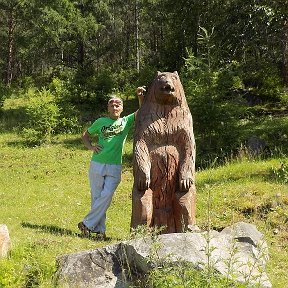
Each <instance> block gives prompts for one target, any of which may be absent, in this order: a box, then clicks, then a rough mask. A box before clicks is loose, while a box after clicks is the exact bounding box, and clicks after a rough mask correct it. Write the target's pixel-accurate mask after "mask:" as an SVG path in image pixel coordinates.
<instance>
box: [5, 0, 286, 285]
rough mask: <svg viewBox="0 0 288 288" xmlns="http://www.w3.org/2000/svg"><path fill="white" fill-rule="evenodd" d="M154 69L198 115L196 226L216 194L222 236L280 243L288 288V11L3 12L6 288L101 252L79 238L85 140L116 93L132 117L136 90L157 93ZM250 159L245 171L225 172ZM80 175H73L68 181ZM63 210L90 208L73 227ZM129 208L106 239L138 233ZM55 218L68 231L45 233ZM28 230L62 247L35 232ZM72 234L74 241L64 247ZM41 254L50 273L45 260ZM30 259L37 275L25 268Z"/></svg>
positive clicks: (276, 257)
mask: <svg viewBox="0 0 288 288" xmlns="http://www.w3.org/2000/svg"><path fill="white" fill-rule="evenodd" d="M158 70H159V71H170V72H173V71H178V73H179V75H180V79H181V81H182V84H183V86H184V90H185V94H186V98H187V102H188V105H189V107H190V110H191V113H192V116H193V121H194V133H195V138H196V144H197V157H196V166H197V179H198V180H197V181H198V182H197V183H198V186H197V187H198V188H197V189H198V191H199V192H200V193H199V202H198V203H199V204H198V205H199V206H198V207H199V211H200V212H198V213H199V215H198V219H199V220H200V224H201V221H202V219H203V221H202V223H204V224H203V225H202V226H203V227H204V228H205V227H206V228H207V227H208V226H207V225H206V222H205V221H206V220H207V219H206V220H205V219H204V218H205V217H206V216H205V212H204V211H205V208H204V205H206V204H207V201H206V200H204V198H202V197H204V196H205V197H206V193H207V194H209V193H210V192H209V191H210V190H211V191H212V190H213V192H215V197H219V198H217V199H214V200H215V203H216V204H215V206H214V207H215V209H217V213H218V214H217V215H218V216H217V217H215V218H214V221H215V223H214V224H213V225H212V226H214V227H216V228H217V229H220V228H223V226H225V225H228V224H230V222H232V220H235V219H236V218H237V217H236V216H235V215H236V214H237V215H238V213H239V215H240V214H241V217H242V218H241V217H239V218H237V219H242V220H243V217H244V219H245V220H247V221H250V222H252V223H254V222H255V223H257V225H258V224H259V225H260V227H262V228H263V227H265V231H266V232H267V233H266V236H267V235H268V236H269V237H271V238H269V239H272V240H271V242H273V243H274V242H275V243H277V245H276V244H275V246H274V248H273V249H274V250H273V251H272V264H271V266H270V268H269V269H270V275H272V277H274V278H275V279H273V281H274V283H276V282H277V281H278V282H279V283H280V284H278V287H283V283H287V278H285V277H286V276H285V275H286V272H285V271H286V266H287V265H286V264H287V257H286V255H287V252H284V251H285V249H287V239H288V236H287V235H288V230H287V223H288V212H287V206H288V196H287V183H288V164H287V161H288V159H287V151H288V145H287V144H288V117H287V114H288V92H287V86H288V2H287V0H277V1H276V0H275V1H266V0H262V1H260V0H259V1H257V0H223V1H219V0H210V1H207V0H203V1H198V0H187V1H182V0H178V1H171V0H161V1H160V0H133V1H132V0H127V1H122V0H114V1H109V0H103V1H102V0H97V1H96V0H89V1H88V0H78V1H72V0H57V1H56V0H46V1H36V0H29V1H27V0H9V1H6V0H0V77H1V78H0V117H1V125H0V129H1V133H0V145H1V155H2V156H3V157H2V160H1V161H2V162H1V164H0V165H1V166H0V168H1V175H0V180H1V187H2V188H1V189H2V192H0V196H1V202H0V206H1V217H3V220H1V221H2V222H3V221H4V222H5V223H6V222H7V224H10V226H9V228H11V232H12V235H13V236H14V237H15V238H16V239H17V241H16V242H18V244H19V246H18V247H20V248H19V250H17V249H16V252H15V253H14V254H13V255H12V258H11V259H10V260H11V262H9V261H8V262H5V263H4V264H3V266H1V265H0V271H1V273H2V272H3V271H4V272H3V273H2V274H1V273H0V274H1V275H2V278H1V277H0V287H2V286H3V287H20V286H19V283H21V285H22V286H23V285H24V284H23V283H26V284H27V283H28V284H27V285H26V286H27V287H28V286H29V285H30V286H29V287H32V286H31V285H32V284H33V283H34V284H35V286H37V283H38V284H39V283H40V282H41V281H42V280H39V279H40V278H41V277H43V278H44V280H43V281H44V282H43V281H42V282H43V283H46V284H42V285H43V287H48V286H47V282H45V281H48V280H47V279H50V278H51V275H52V274H53V273H52V272H54V270H55V263H54V260H55V255H54V254H53V253H54V252H51V251H54V250H55V253H58V254H61V253H63V252H72V251H77V249H79V247H80V248H81V247H82V248H83V249H84V248H87V247H88V245H89V247H91V245H92V244H87V242H85V244H84V242H82V241H84V240H83V239H74V238H73V239H72V240H71V238H69V237H72V236H73V235H74V234H73V233H75V232H73V231H74V230H73V229H74V228H72V227H74V226H75V225H74V224H75V223H74V222H75V221H77V219H78V218H80V217H81V215H83V213H84V207H88V205H89V204H88V202H89V201H88V200H87V199H86V200H87V201H86V200H85V201H86V202H87V203H86V202H85V203H86V204H85V205H84V204H83V201H84V200H83V199H82V196H80V195H78V194H77V193H78V192H79V191H80V190H81V191H82V190H83V187H82V186H83V185H84V184H82V183H83V181H84V180H83V179H85V178H84V177H85V175H86V174H85V173H86V166H84V164H83V163H86V162H87V161H86V162H85V160H87V159H88V158H89V155H87V154H85V153H84V152H83V150H81V148H80V147H82V146H81V143H80V137H79V135H80V133H81V132H82V131H83V130H84V129H85V128H87V127H88V126H89V125H90V124H91V122H92V121H94V120H95V119H96V118H97V117H99V116H100V115H102V114H103V113H105V111H106V103H107V102H106V101H107V98H108V97H109V95H111V94H117V95H118V96H120V97H122V98H123V100H124V106H125V109H124V110H125V114H128V113H131V112H133V111H135V109H136V108H137V107H138V102H137V99H136V95H135V89H136V87H137V86H139V85H147V86H149V83H151V81H152V80H153V78H154V76H155V75H156V71H158ZM132 137H133V136H132V134H131V135H129V137H128V141H127V145H126V147H127V150H126V152H125V154H124V166H125V169H124V170H125V171H124V172H125V173H124V176H123V181H122V182H123V184H121V185H123V186H120V188H119V191H118V195H119V196H117V197H119V199H118V198H116V200H115V201H116V202H115V203H114V202H113V203H114V204H113V203H112V204H113V205H115V207H116V208H115V211H118V212H119V211H122V208H123V206H121V205H123V203H124V202H123V199H122V198H121V197H122V196H121V195H122V193H127V191H131V187H130V186H131V185H130V184H131V183H132V182H133V179H132V172H131V170H132V168H131V167H132V142H133V140H132ZM69 139H70V140H69ZM59 145H60V146H61V145H63V147H62V146H61V147H60V148H59ZM65 145H66V146H67V147H68V148H67V147H66V146H65ZM64 146H65V147H66V148H65V147H64ZM255 147H256V148H255ZM36 148H37V149H36ZM38 148H39V149H38ZM251 149H252V150H251ZM255 149H256V150H255ZM258 152H260V153H258ZM54 154H55V155H54ZM84 154H85V155H84ZM256 154H257V155H256ZM63 155H64V156H63ZM54 156H55V157H56V158H57V159H58V160H59V159H60V160H59V161H60V162H59V163H58V162H57V161H58V160H57V161H56V160H55V159H56V158H55V159H54ZM83 156H85V157H83ZM245 157H247V159H248V162H245V163H244V164H243V165H244V166H241V165H242V164H239V165H240V166H238V164H237V165H236V166H231V167H230V166H229V167H228V168H226V167H225V165H226V164H227V163H230V164H231V165H233V161H234V160H235V159H244V158H245ZM76 160H77V161H76ZM254 160H255V162H253V161H254ZM39 161H40V162H41V163H45V165H42V166H41V165H40V164H39ZM43 161H44V162H43ZM66 161H67V163H66ZM69 161H70V162H69ZM257 161H263V162H257ZM65 163H66V164H67V167H66V166H65V165H66V164H65ZM68 163H69V164H68ZM230 164H229V165H230ZM71 165H73V167H75V171H74V170H73V171H71V169H68V167H71ZM221 165H223V167H224V168H223V169H224V170H221V169H222V168H221ZM58 166H59V167H58ZM35 167H36V168H35ZM83 167H84V168H83ZM217 167H218V168H219V169H220V170H217V171H216V170H210V169H216V168H217ZM66 168H67V169H66ZM76 168H77V169H78V170H77V169H76ZM45 169H46V170H45ZM226 169H228V170H226ZM78 171H79V173H78ZM61 173H62V174H61ZM71 173H72V174H71ZM32 174H33V175H32ZM58 174H59V175H58ZM212 174H213V175H212ZM51 175H52V176H53V177H51ZM71 175H72V176H71ZM207 175H208V176H207ZM57 177H58V178H57ZM71 177H72V178H73V179H75V181H76V180H77V181H76V182H77V184H76V185H73V183H72V184H71V183H70V182H71V181H70V180H71ZM10 178H11V179H13V180H14V179H16V180H17V181H16V182H14V181H7V179H10ZM48 178H49V179H48ZM214 178H215V179H214ZM69 179H70V180H69ZM237 179H238V180H237ZM259 179H261V181H260V180H259ZM46 180H47V182H46ZM274 180H276V182H277V183H276V184H275V183H274V182H275V181H274ZM278 180H279V181H280V184H279V183H278ZM2 181H3V182H2ZM230 181H235V183H234V182H233V183H230ZM237 181H239V183H238V182H237ZM246 181H251V182H249V183H248V182H247V183H246ZM258 181H260V182H261V185H259V183H258ZM18 182H19V183H18ZM20 182H21V183H22V184H21V185H20ZM72 182H73V181H72ZM76 182H75V183H76ZM236 182H237V183H236ZM240 182H241V183H240ZM62 183H63V185H64V184H65V185H64V186H63V187H62V186H61V185H62ZM75 183H74V184H75ZM213 183H214V184H213ZM215 183H216V184H215ZM217 183H218V184H217ZM227 183H229V184H227ZM274 184H275V186H274ZM81 185H82V186H81ZM211 185H212V186H213V185H219V187H218V186H217V187H215V186H213V187H212V186H211ZM226 185H229V186H226ZM234 185H239V187H238V186H237V187H236V188H235V186H234ZM18 186H19V187H18ZM26 186H27V187H26ZM50 186H51V188H49V187H50ZM60 186H61V187H60ZM47 187H48V188H49V189H48V188H47ZM55 187H56V188H55ZM23 189H24V190H23ZM47 189H48V190H49V193H48V192H47V191H48V190H47ZM57 189H58V190H61V191H62V192H61V193H64V194H65V195H62V194H61V193H60V192H59V191H58V190H57ZM67 189H68V190H69V189H70V190H69V193H68V192H67V191H66V190H67ZM87 189H88V188H87ZM22 190H23V191H25V193H22V192H21V191H22ZM34 190H35V191H34ZM46 190H47V191H46ZM54 190H57V191H56V192H57V193H56V192H55V194H54V192H53V191H54ZM74 190H77V191H74ZM39 191H41V193H44V194H43V195H45V197H44V196H43V197H39ZM44 191H46V192H47V194H45V193H46V192H44ZM51 191H52V192H51ZM124 191H125V192H124ZM216 191H218V195H217V193H216ZM223 191H224V192H223ZM72 192H73V193H72ZM201 193H202V194H201ZM222 193H226V194H225V197H224V196H223V195H222ZM237 193H239V194H237ZM24 194H26V195H24ZM66 194H67V195H68V196H67V195H66ZM24 196H27V197H26V198H25V199H24V198H23V197H24ZM63 197H64V198H63ZM75 197H78V198H75ZM213 197H214V196H213ZM223 197H224V198H223ZM229 197H231V198H229ZM34 198H35V199H34ZM42 198H43V199H42ZM44 198H45V199H44ZM240 198H241V199H242V201H237V200H239V199H240ZM55 199H57V201H58V202H59V205H60V206H61V207H59V208H57V207H58V206H57V205H55ZM117 199H118V200H119V201H118V200H117ZM205 199H206V198H205ZM223 199H226V200H227V199H228V200H227V201H228V202H229V203H230V204H231V205H230V204H229V205H227V203H228V202H225V201H226V200H225V201H224V200H223ZM229 199H230V200H229ZM243 199H246V200H245V201H244V200H243ZM275 199H276V200H277V201H276V200H275ZM279 199H280V200H279ZM2 200H3V201H2ZM42 201H43V203H42ZM63 201H64V202H63ZM65 201H67V202H65ZM117 201H118V202H119V203H118V202H117ZM223 201H224V202H223ZM275 201H276V202H275ZM240 202H241V203H240ZM23 203H25V204H23ZM39 203H42V204H41V205H40V204H39ZM67 203H69V205H68V206H69V207H68V208H70V207H74V206H75V203H82V204H81V205H83V206H81V205H80V204H79V205H80V206H79V207H78V206H77V205H78V204H77V205H76V206H77V207H76V208H77V209H78V210H79V211H78V210H77V213H76V214H75V215H74V214H73V215H71V211H66V210H65V209H66V208H65V207H66V206H67ZM129 203H130V198H129V197H128V198H127V197H126V198H125V205H127V207H128V208H127V210H125V209H124V210H123V211H125V215H124V212H123V215H122V214H121V216H119V215H118V214H117V213H118V212H115V215H114V212H113V211H114V210H113V209H112V208H111V215H110V216H109V217H110V220H109V219H108V227H110V229H111V230H110V231H111V233H112V236H113V237H114V236H115V239H116V238H117V239H118V238H119V237H120V238H121V237H122V236H123V235H124V234H125V233H126V234H127V233H128V232H127V231H129V216H127V215H130V214H129V213H130V212H129V211H130V210H129V209H130V208H131V207H130V206H129V205H130V204H129ZM275 203H276V204H275ZM18 204H19V205H18ZM38 204H39V205H38ZM65 205H66V206H65ZM113 205H112V206H113ZM118 205H119V206H118ZM275 205H276V206H275ZM40 206H41V207H40ZM25 207H26V208H27V207H30V208H31V209H33V208H34V209H35V211H34V212H33V213H32V214H31V213H30V212H29V211H30V210H29V209H30V208H29V209H28V208H27V209H26V208H25ZM43 207H44V208H43ZM51 207H54V208H53V209H51ZM117 207H118V208H117ZM38 208H39V211H38V210H37V209H38ZM68 208H67V209H68ZM74 208H75V207H74ZM80 208H81V209H80ZM42 209H46V210H45V211H46V214H45V215H44V213H42ZM22 210H23V211H22ZM28 210H29V211H28ZM52 210H53V211H54V212H53V211H52ZM68 210H69V209H68ZM21 211H22V212H21ZM230 211H233V215H232V214H231V215H232V216H231V215H230V214H229V213H230ZM126 212H127V213H126ZM20 213H23V214H20ZM27 213H28V214H27ZM51 213H52V214H53V213H54V214H53V216H51V215H52V214H51ZM231 213H232V212H231ZM234 213H236V214H234ZM11 214H13V215H14V214H15V215H18V216H17V217H16V218H13V217H12V218H11V217H10V216H9V215H11ZM64 214H65V215H64ZM66 214H67V215H66ZM227 215H228V216H227ZM269 215H270V216H269ZM230 216H231V217H230ZM254 216H255V217H256V218H253V217H254ZM9 217H10V218H9ZM31 217H32V218H33V217H35V219H30V218H31ZM45 217H46V218H45ZM69 217H70V218H69ZM121 217H122V218H121ZM125 217H126V218H125ZM234 217H235V218H234ZM271 217H272V218H271ZM58 218H59V219H58ZM72 218H73V219H72ZM74 218H75V219H74ZM21 219H22V220H21ZM25 219H26V220H25ZM27 219H30V220H31V223H30V222H29V223H28V224H29V225H28V224H27V223H26V224H25V221H27ZM51 219H53V221H54V222H55V223H56V224H57V225H58V226H59V227H64V228H65V229H66V230H65V229H64V230H65V231H64V230H63V229H62V228H61V229H59V227H58V228H57V227H56V226H54V225H56V224H55V223H54V225H52V226H51V227H48V226H47V224H43V223H49V221H50V220H51ZM63 219H65V220H63ZM111 219H112V220H113V221H112V220H111ZM123 219H124V220H123ZM271 219H273V220H271ZM32 220H33V221H32ZM72 220H73V221H72ZM1 221H0V223H1ZM21 221H22V222H21ZM63 221H64V222H63ZM109 221H111V223H112V222H113V223H118V222H119V225H118V226H119V227H122V226H123V227H124V228H125V231H122V230H121V231H120V232H119V231H118V230H113V229H112V227H114V225H112V227H111V226H109V225H110V224H109V223H110V222H109ZM123 221H124V222H123ZM58 222H59V223H58ZM23 223H24V224H23ZM35 223H37V224H35ZM73 223H74V224H73ZM123 223H124V224H123ZM73 225H74V226H73ZM200 226H201V225H200ZM27 227H28V228H30V229H35V230H37V229H38V230H39V229H42V228H43V229H42V230H45V232H46V233H47V231H48V232H51V234H56V235H51V236H47V234H45V235H42V234H41V233H40V234H39V233H38V234H37V233H36V232H34V233H32V232H30V233H29V232H27ZM55 227H56V228H55ZM203 227H202V228H203ZM68 228H69V229H70V230H69V231H68ZM124 228H123V229H124ZM25 229H26V230H25ZM119 229H120V228H119ZM38 230H37V231H38ZM67 231H68V232H69V233H68V232H67ZM71 231H72V232H71ZM38 232H39V231H38ZM45 232H44V233H45ZM62 232H63V237H64V238H65V237H67V238H69V239H67V240H66V238H65V239H64V238H63V239H62V240H59V238H56V236H57V235H58V234H57V233H62ZM67 233H68V234H67ZM27 235H28V236H27ZM61 235H62V234H61ZM29 237H31V238H29ZM277 237H278V238H279V239H278V238H277ZM31 239H35V240H34V242H33V241H32V240H31ZM275 239H276V240H275ZM27 241H28V242H29V241H30V242H29V244H28V243H26V242H27ZM31 241H32V242H31ZM80 241H81V243H83V244H81V243H80ZM62 242H63V243H62ZM25 243H26V244H25ZM31 243H32V244H33V243H34V244H33V245H32V244H31ZM43 243H44V244H45V245H44V244H43ZM42 244H43V245H42ZM32 246H33V247H32ZM16 247H17V245H16ZM35 247H36V248H35ZM45 247H46V248H47V250H49V253H50V254H49V256H47V257H48V258H49V261H47V258H45V257H44V256H43V255H42V254H45V253H46V252H45V253H43V250H40V249H46V248H45ZM51 247H53V248H51ZM93 247H94V246H93ZM275 247H276V248H275ZM38 248H39V250H40V252H39V251H38V250H37V249H38ZM53 249H54V250H53ZM281 249H282V250H281ZM22 250H23V251H22ZM34 250H35V251H36V252H35V251H34ZM14 251H15V250H14ZM17 251H18V252H17ZM27 251H28V252H27ZM279 251H280V252H279ZM38 252H39V255H40V254H41V256H39V257H38V254H37V253H38ZM285 253H286V254H285ZM27 255H28V256H29V257H28V256H27ZM31 255H32V256H33V257H32V256H31ZM42 256H43V257H42ZM281 257H282V258H281ZM36 258H37V259H36ZM38 258H39V259H38ZM40 258H44V259H40ZM23 259H24V260H23ZM35 259H36V260H35ZM23 261H24V262H25V263H24V264H23ZM26 261H28V262H29V265H28V266H29V267H32V268H31V269H32V270H31V269H30V268H29V269H30V270H29V269H28V270H27V269H26V268H27V267H28V266H27V265H26ZM37 261H38V262H37ZM31 262H32V264H31ZM52 262H53V264H51V263H52ZM47 263H49V265H48V264H47ZM285 263H286V264H285ZM1 264H2V262H1ZM21 265H22V266H23V267H22V266H21ZM20 266H21V267H20ZM26 266H27V267H26ZM42 266H45V268H43V267H42ZM47 266H48V268H47ZM3 267H4V268H3ZM19 267H20V268H19ZM25 267H26V268H25ZM51 267H52V268H51ZM25 269H26V270H25ZM33 269H34V270H33ZM45 269H46V270H45ZM23 271H24V272H23ZM25 271H26V272H25ZM31 271H32V272H31ZM43 271H44V272H43ZM45 271H46V272H45ZM51 271H52V272H51ZM3 275H4V276H3ZM35 275H36V276H35ZM279 275H280V276H279ZM35 277H36V278H35ZM31 279H32V280H31ZM45 279H46V280H45ZM1 281H2V282H1ZM25 281H26V282H25ZM31 281H32V282H33V281H34V282H33V283H32V284H31V283H30V282H31ZM42 282H41V283H42ZM7 283H8V284H7ZM12 283H13V285H14V286H13V285H12ZM29 283H30V284H29ZM34 284H33V285H34ZM1 285H2V286H1ZM17 285H18V286H17ZM39 285H40V284H39ZM45 285H46V286H45ZM22 286H21V287H22ZM24 286H25V285H24ZM24 286H23V287H24ZM26 286H25V287H26ZM167 287H168V286H167ZM275 287H276V286H275Z"/></svg>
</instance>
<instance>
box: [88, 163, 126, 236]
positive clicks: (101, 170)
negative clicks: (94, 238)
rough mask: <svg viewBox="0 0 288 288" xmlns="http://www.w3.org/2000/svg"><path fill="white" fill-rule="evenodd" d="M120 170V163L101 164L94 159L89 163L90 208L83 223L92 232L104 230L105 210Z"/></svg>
mask: <svg viewBox="0 0 288 288" xmlns="http://www.w3.org/2000/svg"><path fill="white" fill-rule="evenodd" d="M121 170H122V165H112V164H102V163H98V162H95V161H91V163H90V168H89V182H90V192H91V209H90V211H89V213H88V214H87V215H86V216H85V217H84V219H83V223H84V225H85V226H86V227H88V228H89V229H90V230H91V231H92V232H105V230H106V224H105V221H106V211H107V209H108V207H109V206H110V203H111V201H112V197H113V194H114V192H115V190H116V188H117V186H118V184H119V183H120V181H121Z"/></svg>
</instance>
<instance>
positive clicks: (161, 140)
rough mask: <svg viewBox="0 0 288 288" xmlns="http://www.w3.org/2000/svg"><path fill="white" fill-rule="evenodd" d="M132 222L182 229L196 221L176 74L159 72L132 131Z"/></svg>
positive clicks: (190, 147)
mask: <svg viewBox="0 0 288 288" xmlns="http://www.w3.org/2000/svg"><path fill="white" fill-rule="evenodd" d="M133 149H134V159H133V161H134V162H133V165H134V166H133V173H134V185H133V192H132V219H131V227H132V228H135V227H137V226H138V225H147V226H148V227H163V226H164V227H165V228H164V229H165V230H164V233H173V232H183V231H185V230H186V229H187V228H189V226H190V225H194V224H195V209H196V203H195V202H196V189H195V140H194V134H193V123H192V116H191V113H190V111H189V108H188V105H187V102H186V98H185V94H184V90H183V87H182V84H181V82H180V79H179V76H178V73H177V72H176V71H175V72H173V73H170V72H163V73H162V72H157V76H156V78H155V79H154V81H153V82H152V84H151V85H150V87H149V89H148V92H147V94H146V96H145V98H144V102H143V104H142V107H141V109H140V110H139V111H138V115H137V119H136V124H135V134H134V147H133Z"/></svg>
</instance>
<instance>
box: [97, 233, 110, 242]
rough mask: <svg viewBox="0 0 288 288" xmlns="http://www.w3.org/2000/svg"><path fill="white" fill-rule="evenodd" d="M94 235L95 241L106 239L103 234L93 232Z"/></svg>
mask: <svg viewBox="0 0 288 288" xmlns="http://www.w3.org/2000/svg"><path fill="white" fill-rule="evenodd" d="M95 233H96V236H95V240H100V241H101V240H103V241H105V240H106V239H107V238H106V234H105V232H95Z"/></svg>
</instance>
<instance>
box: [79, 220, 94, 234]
mask: <svg viewBox="0 0 288 288" xmlns="http://www.w3.org/2000/svg"><path fill="white" fill-rule="evenodd" d="M78 228H79V230H80V231H81V233H82V234H83V235H84V236H85V237H89V236H90V233H91V231H90V229H89V228H88V227H86V225H85V224H84V223H83V222H80V223H78Z"/></svg>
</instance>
